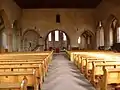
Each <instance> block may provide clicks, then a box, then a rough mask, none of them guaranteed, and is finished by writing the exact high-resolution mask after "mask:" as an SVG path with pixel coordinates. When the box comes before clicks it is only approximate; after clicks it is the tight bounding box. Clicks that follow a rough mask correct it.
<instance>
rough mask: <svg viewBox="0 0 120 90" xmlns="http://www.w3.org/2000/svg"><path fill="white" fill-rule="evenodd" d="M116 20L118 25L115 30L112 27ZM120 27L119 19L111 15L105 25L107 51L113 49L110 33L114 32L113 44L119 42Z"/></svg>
mask: <svg viewBox="0 0 120 90" xmlns="http://www.w3.org/2000/svg"><path fill="white" fill-rule="evenodd" d="M114 20H117V24H116V26H115V28H113V27H111V26H112V23H113V21H114ZM118 25H119V20H118V19H117V17H116V16H115V15H113V14H111V15H109V16H108V18H107V20H106V23H105V25H104V44H105V49H109V48H110V47H111V44H110V42H111V41H110V33H111V32H112V35H113V44H114V43H116V41H117V39H116V38H117V36H116V35H117V32H116V31H117V30H116V29H117V27H118Z"/></svg>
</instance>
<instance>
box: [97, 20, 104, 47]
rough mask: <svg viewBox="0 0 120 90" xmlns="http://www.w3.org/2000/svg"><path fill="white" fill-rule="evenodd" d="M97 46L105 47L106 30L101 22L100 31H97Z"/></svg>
mask: <svg viewBox="0 0 120 90" xmlns="http://www.w3.org/2000/svg"><path fill="white" fill-rule="evenodd" d="M96 35H97V36H96V38H97V46H98V47H99V46H104V29H103V27H102V22H101V21H100V22H99V25H98V29H97V34H96Z"/></svg>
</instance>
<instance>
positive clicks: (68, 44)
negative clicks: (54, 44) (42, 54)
mask: <svg viewBox="0 0 120 90" xmlns="http://www.w3.org/2000/svg"><path fill="white" fill-rule="evenodd" d="M56 30H57V31H61V32H63V33H65V35H66V37H67V49H68V48H70V37H69V36H68V34H67V33H66V32H65V31H64V30H61V29H53V30H50V31H49V32H48V33H47V34H46V36H45V49H48V48H47V39H48V35H49V33H50V32H54V31H56Z"/></svg>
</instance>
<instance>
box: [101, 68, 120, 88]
mask: <svg viewBox="0 0 120 90" xmlns="http://www.w3.org/2000/svg"><path fill="white" fill-rule="evenodd" d="M119 84H120V68H114V69H110V68H109V69H105V70H104V74H103V77H102V79H101V81H100V90H111V88H119V86H118V85H119ZM109 85H112V86H111V87H109Z"/></svg>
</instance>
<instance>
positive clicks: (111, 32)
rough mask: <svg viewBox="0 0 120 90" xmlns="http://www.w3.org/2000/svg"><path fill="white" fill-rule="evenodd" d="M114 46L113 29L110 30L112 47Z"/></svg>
mask: <svg viewBox="0 0 120 90" xmlns="http://www.w3.org/2000/svg"><path fill="white" fill-rule="evenodd" d="M112 45H113V29H112V28H110V46H112Z"/></svg>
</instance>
